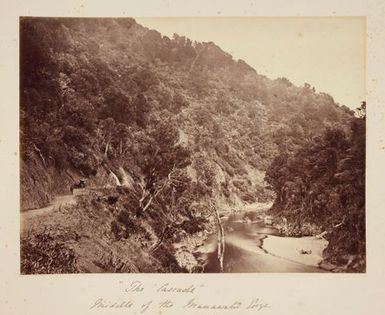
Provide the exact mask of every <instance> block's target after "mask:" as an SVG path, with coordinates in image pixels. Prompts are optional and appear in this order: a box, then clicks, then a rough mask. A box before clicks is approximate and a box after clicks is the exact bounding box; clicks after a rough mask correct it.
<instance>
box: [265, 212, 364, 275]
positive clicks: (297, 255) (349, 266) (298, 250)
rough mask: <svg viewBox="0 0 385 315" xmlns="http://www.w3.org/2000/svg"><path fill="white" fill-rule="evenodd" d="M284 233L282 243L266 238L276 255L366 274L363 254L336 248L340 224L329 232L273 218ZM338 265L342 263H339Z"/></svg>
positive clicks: (328, 269)
mask: <svg viewBox="0 0 385 315" xmlns="http://www.w3.org/2000/svg"><path fill="white" fill-rule="evenodd" d="M272 226H274V227H275V228H276V229H277V230H278V231H279V232H280V234H281V236H284V237H281V239H284V241H283V243H285V244H283V243H281V240H280V239H278V238H274V237H270V236H269V237H268V238H267V239H265V242H264V246H265V249H266V250H267V251H271V252H272V254H276V255H278V256H282V257H284V258H287V259H290V260H293V261H298V262H301V263H311V264H313V265H315V264H317V267H319V268H321V269H323V270H325V271H328V272H357V271H358V272H362V270H364V267H362V266H363V265H364V263H362V261H364V258H362V257H360V256H359V255H347V254H344V253H342V252H338V251H336V249H335V246H334V247H333V244H332V243H335V242H336V241H335V239H333V237H335V235H333V234H334V231H335V229H336V228H338V225H337V226H335V227H333V228H330V229H329V230H328V231H325V230H323V229H321V228H320V227H319V226H317V225H315V224H310V223H306V222H305V223H302V224H301V225H299V224H294V223H293V222H288V221H287V220H286V219H285V217H279V216H273V224H272ZM336 262H338V263H336Z"/></svg>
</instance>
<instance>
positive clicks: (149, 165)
mask: <svg viewBox="0 0 385 315" xmlns="http://www.w3.org/2000/svg"><path fill="white" fill-rule="evenodd" d="M20 43H21V47H20V66H21V72H20V141H21V142H20V150H21V174H20V181H21V208H22V209H21V210H22V213H21V216H22V229H21V267H22V273H73V272H201V271H202V266H201V265H200V264H199V261H198V260H199V259H198V260H197V257H196V255H195V256H194V254H195V250H196V248H197V247H199V246H200V245H202V243H203V242H204V241H205V240H206V239H207V238H209V236H210V235H214V234H215V233H216V231H217V223H218V222H217V221H218V220H219V221H220V219H218V218H219V216H220V215H221V214H223V213H225V212H231V211H234V210H242V211H243V212H244V213H246V214H245V218H246V217H247V215H249V216H252V215H253V214H247V212H245V211H246V210H255V208H258V206H259V205H261V204H267V203H273V206H272V207H271V209H270V210H268V212H269V214H271V215H273V216H274V218H273V221H274V222H273V223H274V225H275V226H276V227H277V229H278V230H279V233H281V234H282V235H286V236H304V235H308V236H315V235H319V234H321V233H324V234H322V235H323V236H324V237H325V238H326V239H327V240H328V242H329V247H328V248H327V249H326V251H325V253H326V256H325V257H326V260H327V262H328V263H330V264H332V265H333V266H334V267H335V269H336V270H337V269H338V267H340V268H341V269H340V270H341V271H361V272H362V271H364V270H365V105H366V104H365V103H363V104H362V106H361V108H360V111H359V114H358V115H354V112H353V111H351V110H350V109H348V107H346V106H343V105H342V106H341V105H339V104H336V103H335V102H334V100H333V98H332V97H331V96H330V95H328V94H325V93H318V92H317V91H316V89H315V88H314V87H312V86H311V85H309V84H307V83H306V84H305V85H304V86H302V87H298V86H295V85H293V84H292V83H291V82H290V81H289V80H288V79H286V78H279V79H276V80H270V79H269V78H267V77H265V76H263V75H262V74H259V73H258V69H253V68H252V67H250V66H249V65H248V64H247V63H246V62H244V61H242V60H234V59H233V57H232V56H231V55H230V54H228V53H226V52H224V51H223V50H221V48H220V47H218V46H217V45H215V43H213V42H205V43H199V42H193V41H191V40H190V39H188V38H186V37H184V36H180V35H177V34H174V36H173V38H168V37H166V36H162V35H161V34H160V33H159V32H157V31H156V30H150V29H147V28H145V27H143V26H141V25H139V24H137V23H136V22H135V20H134V19H129V18H119V19H110V18H100V19H96V18H21V20H20ZM71 193H74V194H73V195H72V197H68V196H67V195H71ZM58 195H64V196H67V197H62V198H61V199H60V198H59V199H57V198H56V199H55V197H56V196H58ZM57 200H59V201H57ZM60 200H64V201H65V202H64V201H60ZM67 201H68V202H67ZM50 203H52V205H51V206H50V207H48V210H47V209H46V208H44V207H47V206H48V205H49V204H50ZM39 208H40V210H34V209H39ZM41 208H44V209H45V210H44V209H41ZM34 211H36V212H34ZM216 211H217V212H216ZM242 218H243V217H242ZM245 220H246V219H245ZM251 220H253V218H252V219H251ZM246 230H247V229H246ZM225 235H226V229H225ZM242 237H243V236H242ZM243 238H244V237H243ZM229 242H230V240H229ZM250 242H251V241H250ZM255 246H256V247H258V246H257V245H256V244H255ZM229 250H230V251H231V252H233V253H235V254H234V255H235V256H236V255H237V254H236V253H239V251H240V249H239V247H238V248H237V247H229ZM261 251H262V249H261ZM225 255H226V252H225ZM244 255H245V256H247V255H249V256H250V257H251V256H253V255H254V254H253V253H250V252H248V253H247V254H245V253H244ZM270 259H271V261H273V263H274V264H279V261H278V259H272V258H270ZM224 263H225V268H226V266H227V267H228V265H226V263H227V262H226V258H225V262H224ZM256 264H257V262H256ZM261 264H262V263H261ZM264 264H268V261H265V262H264ZM231 268H233V269H236V268H234V267H231ZM231 268H230V269H231ZM306 268H307V270H309V271H310V272H311V271H312V270H313V269H312V268H310V267H306ZM214 269H215V268H214ZM233 269H231V270H233ZM236 270H237V271H238V270H239V272H242V270H240V269H236ZM260 270H262V272H263V270H268V271H274V268H272V267H271V266H270V267H269V266H267V265H266V266H264V268H256V269H255V270H254V272H258V271H260ZM292 271H293V272H298V271H299V269H297V268H296V267H295V268H294V267H292ZM230 272H231V271H230ZM246 272H253V270H247V271H246Z"/></svg>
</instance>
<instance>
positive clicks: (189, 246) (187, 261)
mask: <svg viewBox="0 0 385 315" xmlns="http://www.w3.org/2000/svg"><path fill="white" fill-rule="evenodd" d="M216 228H217V225H216V223H215V221H214V220H213V219H210V220H209V222H208V223H207V224H206V226H205V229H204V230H203V231H200V232H198V233H195V234H193V235H186V236H185V237H184V238H183V239H182V240H181V241H180V242H177V243H174V244H173V247H174V250H175V253H174V256H175V259H176V261H177V262H178V264H179V266H180V267H181V268H185V269H186V270H187V271H188V272H201V271H202V270H203V263H204V261H202V260H200V259H199V258H198V257H197V255H194V254H195V253H196V251H197V250H198V249H199V248H201V247H202V246H203V245H204V242H205V241H206V240H207V239H208V238H209V237H210V236H211V235H213V234H214V233H215V232H216Z"/></svg>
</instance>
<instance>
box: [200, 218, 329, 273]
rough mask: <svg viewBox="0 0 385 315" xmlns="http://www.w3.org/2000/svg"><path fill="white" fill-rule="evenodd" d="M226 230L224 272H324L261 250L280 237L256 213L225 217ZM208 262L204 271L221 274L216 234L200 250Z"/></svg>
mask: <svg viewBox="0 0 385 315" xmlns="http://www.w3.org/2000/svg"><path fill="white" fill-rule="evenodd" d="M222 222H223V225H224V230H225V253H224V272H234V273H236V272H245V273H246V272H322V270H321V269H319V268H316V267H311V266H306V265H303V264H300V263H296V262H292V261H289V260H286V259H284V258H280V257H276V256H273V255H271V254H269V253H267V252H266V251H265V250H264V249H262V248H261V245H262V241H263V239H264V238H265V237H266V236H267V235H279V233H278V230H277V229H275V228H273V227H271V226H266V225H265V224H264V222H263V220H262V218H259V217H258V215H257V213H254V214H253V215H250V214H249V215H248V218H245V214H244V213H235V214H232V215H230V216H229V217H228V218H223V221H222ZM200 252H201V254H200V255H199V256H200V259H202V260H204V261H205V266H204V272H206V273H213V272H220V267H219V261H218V256H217V235H212V236H211V237H210V238H208V239H207V240H206V242H205V244H204V246H203V247H202V248H201V249H200Z"/></svg>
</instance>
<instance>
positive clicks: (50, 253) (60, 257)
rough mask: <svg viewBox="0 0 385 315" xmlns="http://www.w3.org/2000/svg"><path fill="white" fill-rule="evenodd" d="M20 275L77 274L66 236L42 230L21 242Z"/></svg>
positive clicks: (74, 258) (74, 259) (74, 260)
mask: <svg viewBox="0 0 385 315" xmlns="http://www.w3.org/2000/svg"><path fill="white" fill-rule="evenodd" d="M20 247H21V257H20V261H21V273H23V274H36V273H38V274H53V273H77V272H78V271H77V267H76V255H75V253H74V251H73V249H71V248H70V247H69V246H68V245H67V244H66V236H65V235H63V234H58V233H56V235H55V233H53V232H51V231H47V230H44V231H42V232H41V233H39V234H35V235H34V236H33V237H31V238H22V240H21V244H20Z"/></svg>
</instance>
